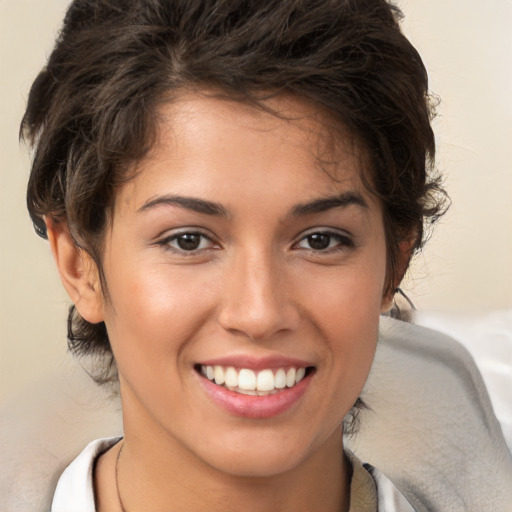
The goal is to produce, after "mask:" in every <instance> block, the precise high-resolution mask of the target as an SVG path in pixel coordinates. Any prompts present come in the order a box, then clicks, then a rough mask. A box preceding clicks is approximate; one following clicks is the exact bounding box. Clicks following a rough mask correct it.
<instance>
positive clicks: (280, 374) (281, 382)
mask: <svg viewBox="0 0 512 512" xmlns="http://www.w3.org/2000/svg"><path fill="white" fill-rule="evenodd" d="M274 386H275V387H276V389H283V388H285V387H286V372H285V371H284V370H283V369H282V368H279V370H277V372H276V374H275V375H274Z"/></svg>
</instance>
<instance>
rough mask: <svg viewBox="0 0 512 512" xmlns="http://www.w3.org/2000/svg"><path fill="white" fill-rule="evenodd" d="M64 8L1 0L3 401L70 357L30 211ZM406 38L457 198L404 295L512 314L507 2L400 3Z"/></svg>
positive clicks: (51, 274) (32, 0) (37, 0)
mask: <svg viewBox="0 0 512 512" xmlns="http://www.w3.org/2000/svg"><path fill="white" fill-rule="evenodd" d="M66 4H67V2H66V1H64V0H0V41H1V44H0V59H1V60H0V90H1V92H2V94H1V99H0V102H1V103H0V105H1V107H0V108H1V113H2V115H1V118H0V130H1V131H0V134H1V136H0V155H1V156H0V158H1V167H0V172H1V187H0V218H1V219H2V223H1V227H0V230H1V242H0V397H1V396H2V395H5V394H6V393H8V392H9V391H10V390H12V389H15V388H18V387H20V386H23V385H24V384H25V383H27V382H29V381H30V380H32V379H34V378H38V377H39V376H41V375H43V374H44V373H46V372H48V369H49V368H51V367H52V366H53V365H54V364H56V363H58V361H59V360H60V358H61V357H62V354H63V353H64V351H65V317H66V309H67V299H66V297H65V295H64V293H63V291H62V290H61V287H60V283H59V282H58V277H57V274H56V272H55V270H54V268H53V263H52V261H51V256H50V254H49V249H48V246H47V243H46V242H44V241H42V240H40V239H38V238H37V237H36V236H35V234H34V233H33V230H32V227H31V224H30V221H29V219H28V216H27V214H26V210H25V206H24V201H25V199H24V194H25V185H26V181H27V177H28V168H29V159H28V156H27V154H26V153H27V152H26V149H25V148H24V147H23V146H19V145H18V136H17V131H18V125H19V120H20V118H21V115H22V112H23V108H24V104H25V102H26V97H27V92H28V88H29V86H30V84H31V81H32V80H33V78H34V77H35V75H36V73H37V71H38V69H40V67H41V66H42V65H43V63H44V60H45V56H46V55H48V52H49V51H50V49H51V47H52V44H53V40H54V37H55V34H56V30H57V27H58V26H59V22H60V19H61V17H62V14H63V12H64V9H65V6H66ZM400 5H401V6H402V8H403V10H404V11H405V13H406V14H407V17H406V20H405V22H404V30H405V31H406V33H407V34H408V35H409V36H410V38H411V39H412V41H413V43H414V44H415V45H416V46H417V47H418V49H419V50H420V53H421V54H422V56H423V58H424V60H425V62H426V64H427V67H428V69H429V72H430V79H431V88H432V90H433V91H434V92H435V93H436V94H438V95H439V96H441V98H442V103H441V105H440V107H439V117H438V118H437V120H436V122H435V130H436V133H437V137H438V144H439V166H440V168H441V169H442V170H443V171H445V172H446V175H447V178H446V185H447V187H448V190H449V192H450V195H451V197H452V200H453V206H452V208H451V210H450V213H449V215H448V216H447V217H446V218H445V219H444V220H443V221H442V223H441V224H440V225H439V226H438V227H437V230H436V232H435V233H434V237H433V238H432V240H431V241H430V242H429V244H428V246H427V247H426V249H425V251H424V253H423V254H422V255H420V256H419V257H418V258H417V260H416V261H415V264H414V266H413V268H412V270H411V272H410V274H409V276H408V279H407V281H406V283H405V285H404V288H405V289H406V291H408V293H409V294H410V296H411V297H412V299H413V300H414V302H415V303H416V305H417V306H418V307H420V308H422V309H429V310H442V311H466V312H475V311H482V310H484V311H486V310H492V309H503V308H510V307H512V264H511V261H512V258H511V257H512V206H511V198H512V173H511V170H512V169H511V158H510V146H511V144H512V99H511V96H512V95H511V94H510V91H512V2H511V1H510V0H488V1H487V2H481V1H477V0H467V1H465V2H462V1H461V0H402V1H401V2H400Z"/></svg>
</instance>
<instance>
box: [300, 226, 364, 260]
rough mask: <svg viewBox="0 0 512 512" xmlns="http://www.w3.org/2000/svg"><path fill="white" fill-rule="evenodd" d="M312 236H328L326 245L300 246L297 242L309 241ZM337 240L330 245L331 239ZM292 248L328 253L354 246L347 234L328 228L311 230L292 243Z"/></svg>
mask: <svg viewBox="0 0 512 512" xmlns="http://www.w3.org/2000/svg"><path fill="white" fill-rule="evenodd" d="M312 237H327V238H328V246H327V247H325V248H314V247H300V246H299V244H300V243H301V242H304V241H307V240H308V239H309V243H311V238H312ZM333 240H334V241H335V242H337V243H336V244H335V245H334V246H331V243H332V241H333ZM293 247H294V248H298V249H304V250H306V251H310V252H312V253H315V254H322V253H324V254H330V253H333V252H338V251H346V250H347V249H353V248H354V247H355V243H354V241H353V239H352V238H351V237H350V236H349V235H347V234H342V233H339V232H336V231H329V230H325V231H324V230H317V231H311V232H309V233H307V234H306V235H304V236H303V237H302V238H301V239H300V240H299V241H298V242H297V243H295V244H294V246H293Z"/></svg>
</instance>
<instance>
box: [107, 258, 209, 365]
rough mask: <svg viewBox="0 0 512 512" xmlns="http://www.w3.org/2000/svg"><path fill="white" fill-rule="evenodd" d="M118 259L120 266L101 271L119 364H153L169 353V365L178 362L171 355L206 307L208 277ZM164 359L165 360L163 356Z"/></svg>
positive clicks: (203, 316) (203, 315)
mask: <svg viewBox="0 0 512 512" xmlns="http://www.w3.org/2000/svg"><path fill="white" fill-rule="evenodd" d="M119 261H124V264H123V266H122V267H121V266H118V267H117V268H112V270H111V272H109V274H108V275H107V282H108V283H109V293H110V301H109V305H108V307H107V311H106V314H105V323H106V325H107V329H108V332H109V336H110V339H111V342H112V348H113V350H114V353H115V356H116V359H117V360H118V363H119V365H120V366H121V367H122V366H123V365H124V364H126V365H129V366H133V365H134V361H141V360H146V361H149V360H152V361H153V362H154V364H156V365H157V366H159V365H163V364H164V359H165V356H166V355H171V354H172V355H173V357H172V358H171V359H170V360H171V361H173V363H172V364H176V365H179V363H180V360H179V358H178V357H177V354H178V356H179V354H181V352H182V351H183V350H184V347H186V341H187V340H188V339H190V337H191V336H192V335H193V333H194V331H196V330H197V329H198V327H199V326H200V325H201V324H202V323H203V322H204V321H205V320H206V318H207V317H208V314H209V313H208V312H209V311H210V310H211V304H212V303H213V302H214V299H213V297H212V296H213V293H214V289H213V287H212V286H211V285H212V282H211V280H210V281H208V282H207V281H206V279H202V278H201V273H196V274H195V275H193V274H191V269H178V270H177V271H176V270H172V269H170V268H169V267H168V266H166V265H165V264H157V265H142V264H140V263H136V264H132V265H130V262H126V259H125V260H121V259H120V260H119ZM141 269H143V270H141ZM207 284H208V285H209V286H207ZM197 290H202V292H201V293H200V294H199V293H197ZM165 364H166V365H167V366H168V365H169V359H168V358H167V359H166V360H165Z"/></svg>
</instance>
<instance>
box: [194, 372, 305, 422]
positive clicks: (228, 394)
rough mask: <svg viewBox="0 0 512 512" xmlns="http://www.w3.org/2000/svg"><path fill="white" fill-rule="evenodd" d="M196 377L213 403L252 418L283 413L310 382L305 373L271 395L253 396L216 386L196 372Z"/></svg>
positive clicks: (293, 403)
mask: <svg viewBox="0 0 512 512" xmlns="http://www.w3.org/2000/svg"><path fill="white" fill-rule="evenodd" d="M198 377H199V381H200V383H201V385H202V387H203V389H204V390H205V391H206V393H207V395H208V396H209V397H210V398H211V399H212V401H213V402H214V403H215V404H217V405H218V406H220V407H221V408H222V409H224V410H226V411H227V412H229V413H231V414H234V415H235V416H243V417H245V418H252V419H262V418H273V417H275V416H279V415H280V414H283V413H285V412H286V411H288V410H289V409H291V408H292V407H293V406H294V405H295V404H297V403H298V402H299V401H300V399H301V398H302V397H303V395H304V393H305V392H306V390H307V388H308V386H309V384H310V382H311V375H307V376H306V377H304V378H303V379H302V380H301V381H300V382H299V383H298V384H296V385H295V386H293V387H292V388H285V389H284V390H283V391H279V392H278V393H274V394H273V395H265V396H253V395H243V394H242V393H236V392H234V391H230V390H229V389H227V388H225V387H222V386H217V384H215V383H214V382H211V381H210V380H208V379H207V378H205V377H203V376H202V375H199V374H198Z"/></svg>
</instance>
